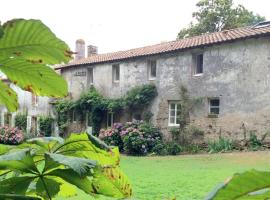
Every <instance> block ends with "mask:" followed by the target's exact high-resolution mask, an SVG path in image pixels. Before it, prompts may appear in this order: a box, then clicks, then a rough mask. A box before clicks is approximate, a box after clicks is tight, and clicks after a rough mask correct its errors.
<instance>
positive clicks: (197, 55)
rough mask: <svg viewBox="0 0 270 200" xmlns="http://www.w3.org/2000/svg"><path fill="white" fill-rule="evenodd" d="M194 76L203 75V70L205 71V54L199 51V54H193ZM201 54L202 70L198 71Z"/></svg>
mask: <svg viewBox="0 0 270 200" xmlns="http://www.w3.org/2000/svg"><path fill="white" fill-rule="evenodd" d="M193 56H194V57H193V59H194V62H193V76H202V75H203V71H204V54H203V53H198V54H194V55H193ZM199 56H202V72H199V73H198V72H197V71H198V59H199Z"/></svg>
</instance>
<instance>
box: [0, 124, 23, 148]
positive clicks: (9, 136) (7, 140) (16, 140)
mask: <svg viewBox="0 0 270 200" xmlns="http://www.w3.org/2000/svg"><path fill="white" fill-rule="evenodd" d="M23 140H24V136H23V132H22V131H21V130H19V129H18V128H10V127H7V126H0V143H2V144H20V143H22V142H23Z"/></svg>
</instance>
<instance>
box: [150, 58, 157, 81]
mask: <svg viewBox="0 0 270 200" xmlns="http://www.w3.org/2000/svg"><path fill="white" fill-rule="evenodd" d="M150 68H151V69H150V75H151V77H152V78H154V77H156V74H157V72H156V69H157V62H156V61H151V67H150Z"/></svg>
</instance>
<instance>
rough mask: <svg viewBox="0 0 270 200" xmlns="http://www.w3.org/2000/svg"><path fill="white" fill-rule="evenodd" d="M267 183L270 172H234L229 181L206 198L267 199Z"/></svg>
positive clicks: (269, 188) (268, 194)
mask: <svg viewBox="0 0 270 200" xmlns="http://www.w3.org/2000/svg"><path fill="white" fill-rule="evenodd" d="M269 183H270V172H262V171H256V170H251V171H247V172H244V173H242V174H235V175H234V176H233V177H232V178H231V179H230V180H229V181H226V182H225V183H224V184H221V185H219V186H218V187H217V188H215V190H214V191H213V192H212V193H210V194H209V195H208V197H207V198H206V199H207V200H223V199H241V200H252V199H254V200H255V199H257V200H263V199H268V198H270V192H269V190H270V186H269Z"/></svg>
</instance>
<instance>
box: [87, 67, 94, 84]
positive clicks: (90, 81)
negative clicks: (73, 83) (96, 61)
mask: <svg viewBox="0 0 270 200" xmlns="http://www.w3.org/2000/svg"><path fill="white" fill-rule="evenodd" d="M93 83H94V73H93V68H92V67H91V68H88V69H87V84H88V86H91V85H93Z"/></svg>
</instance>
